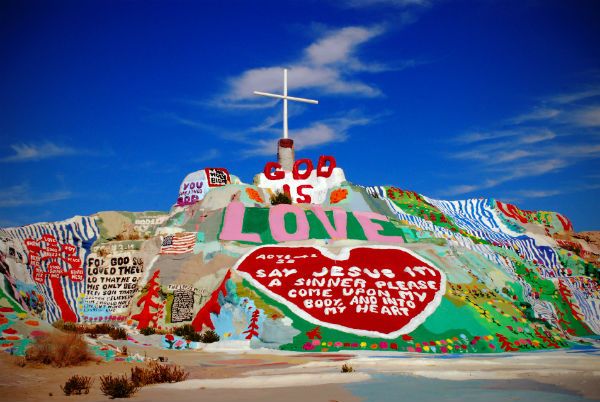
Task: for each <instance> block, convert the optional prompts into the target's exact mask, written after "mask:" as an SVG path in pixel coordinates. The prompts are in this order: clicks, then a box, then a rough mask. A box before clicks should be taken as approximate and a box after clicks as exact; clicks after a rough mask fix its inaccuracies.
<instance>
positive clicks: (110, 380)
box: [100, 374, 139, 399]
mask: <svg viewBox="0 0 600 402" xmlns="http://www.w3.org/2000/svg"><path fill="white" fill-rule="evenodd" d="M138 389H139V387H138V386H136V385H135V384H134V383H133V382H132V381H130V380H129V378H128V377H127V374H123V375H120V376H114V377H113V376H112V375H110V374H109V375H103V376H100V391H102V393H103V394H104V395H106V396H110V397H111V398H113V399H114V398H129V397H130V396H131V395H133V394H135V393H136V392H137V390H138Z"/></svg>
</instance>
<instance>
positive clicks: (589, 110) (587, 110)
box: [568, 105, 600, 127]
mask: <svg viewBox="0 0 600 402" xmlns="http://www.w3.org/2000/svg"><path fill="white" fill-rule="evenodd" d="M568 119H569V120H570V121H571V122H572V123H573V124H575V125H577V126H581V127H600V105H593V106H588V107H583V108H580V109H578V110H575V111H573V112H572V113H571V115H570V116H569V117H568Z"/></svg>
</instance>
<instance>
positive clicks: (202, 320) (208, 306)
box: [192, 271, 231, 332]
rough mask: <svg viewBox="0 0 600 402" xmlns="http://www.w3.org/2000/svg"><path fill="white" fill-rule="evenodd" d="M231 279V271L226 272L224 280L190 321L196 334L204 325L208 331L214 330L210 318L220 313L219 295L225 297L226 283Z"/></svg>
mask: <svg viewBox="0 0 600 402" xmlns="http://www.w3.org/2000/svg"><path fill="white" fill-rule="evenodd" d="M229 278H231V271H227V274H226V275H225V278H223V281H222V282H221V284H220V285H219V287H218V288H217V290H215V291H214V292H213V293H212V295H211V296H210V299H208V301H207V302H206V303H205V304H204V306H202V308H201V309H200V311H198V314H196V317H195V318H194V320H193V321H192V326H193V327H194V329H195V330H196V331H198V332H200V331H202V328H203V327H204V326H205V325H206V326H207V327H209V328H210V329H215V326H214V324H213V323H212V320H211V318H210V315H211V313H212V314H219V313H220V312H221V304H220V303H219V294H222V295H223V297H225V296H227V281H228V280H229Z"/></svg>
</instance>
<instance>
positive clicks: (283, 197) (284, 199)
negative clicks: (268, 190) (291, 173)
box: [270, 191, 292, 205]
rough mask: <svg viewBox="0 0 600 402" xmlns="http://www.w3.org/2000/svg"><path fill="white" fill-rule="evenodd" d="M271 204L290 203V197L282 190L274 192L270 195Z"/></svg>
mask: <svg viewBox="0 0 600 402" xmlns="http://www.w3.org/2000/svg"><path fill="white" fill-rule="evenodd" d="M270 200H271V205H277V204H291V203H292V199H291V198H290V196H289V195H287V194H286V193H282V192H279V191H278V192H276V193H274V194H273V195H271V198H270Z"/></svg>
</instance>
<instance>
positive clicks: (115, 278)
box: [0, 157, 600, 354]
mask: <svg viewBox="0 0 600 402" xmlns="http://www.w3.org/2000/svg"><path fill="white" fill-rule="evenodd" d="M301 166H302V167H303V168H302V169H301V168H300V167H301ZM282 194H283V195H282ZM173 198H174V200H175V198H176V197H175V194H174V197H173ZM176 199H177V201H176V203H175V205H174V206H173V207H172V208H171V210H170V211H169V212H155V211H152V212H99V213H97V214H95V215H92V216H87V217H82V216H77V217H74V218H71V219H68V220H65V221H62V222H54V223H38V224H32V225H28V226H23V227H15V228H4V229H0V272H1V273H2V281H1V283H2V285H1V286H0V332H1V335H2V337H1V338H0V348H2V349H4V350H9V349H10V350H11V351H12V352H14V353H22V351H23V349H24V347H25V346H26V345H27V343H28V342H30V341H31V339H32V338H34V337H35V336H36V333H37V332H40V331H39V328H40V326H43V325H47V324H45V322H48V323H55V322H57V321H59V320H62V322H77V323H111V324H114V325H118V326H121V327H123V328H125V329H126V330H127V331H128V333H129V334H130V338H129V339H131V340H135V339H138V340H140V339H141V340H142V341H143V339H144V336H143V335H141V334H140V332H141V333H151V332H155V333H156V334H157V335H154V336H155V337H156V336H162V338H161V339H162V342H163V345H164V346H165V347H169V348H173V347H175V348H193V347H198V344H196V343H195V342H189V341H187V342H186V341H182V340H181V339H179V342H176V340H178V337H176V336H174V335H173V334H172V332H173V331H174V329H175V328H178V327H181V326H183V325H186V324H187V325H191V326H193V327H194V329H195V330H196V331H198V332H202V331H206V330H208V329H212V330H214V331H215V332H216V333H217V334H218V335H219V336H220V339H221V341H220V342H225V343H227V342H231V341H237V344H244V345H246V346H247V347H251V348H263V347H264V348H272V349H282V350H293V351H338V350H365V349H368V350H384V351H389V352H391V351H403V352H406V351H408V352H415V353H425V354H431V353H435V354H455V353H485V352H486V353H501V352H516V351H526V350H537V349H549V348H564V347H573V346H576V345H582V344H585V342H586V341H585V338H586V337H594V336H595V335H598V334H600V293H599V289H600V288H599V278H600V276H599V273H598V266H599V250H598V248H597V247H596V246H594V245H592V244H588V242H586V241H585V240H584V239H583V238H581V237H577V235H576V234H575V233H574V232H573V227H572V225H571V223H570V221H569V220H568V219H567V218H566V217H564V216H562V215H560V214H558V213H554V212H543V211H538V212H535V211H525V210H521V209H519V208H518V207H516V206H514V205H511V204H506V203H503V202H500V201H497V200H494V199H468V200H461V201H444V200H436V199H431V198H428V197H426V196H424V195H421V194H417V193H414V192H411V191H407V190H402V189H400V188H397V187H392V186H374V187H363V186H359V185H354V184H351V183H349V182H348V181H347V180H346V178H345V176H344V172H343V171H342V170H341V169H340V168H339V167H336V166H335V159H334V158H332V157H322V158H321V159H320V160H319V162H318V164H317V166H316V168H314V167H313V164H312V162H311V161H310V160H306V159H304V160H299V161H297V162H296V163H295V164H294V168H293V169H292V170H291V171H284V170H282V169H281V168H280V166H277V164H271V165H270V164H267V166H266V167H265V170H264V172H263V173H261V174H259V175H257V176H256V177H255V179H254V184H253V185H250V184H244V183H242V182H240V180H239V179H238V178H237V177H235V176H233V175H230V174H229V172H228V171H227V170H226V169H223V168H207V169H202V170H199V171H197V172H193V173H191V174H190V175H188V176H187V177H186V178H185V179H184V181H183V182H182V184H181V187H180V190H179V195H178V197H177V198H176ZM289 200H291V204H290V203H286V201H287V202H289Z"/></svg>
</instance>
